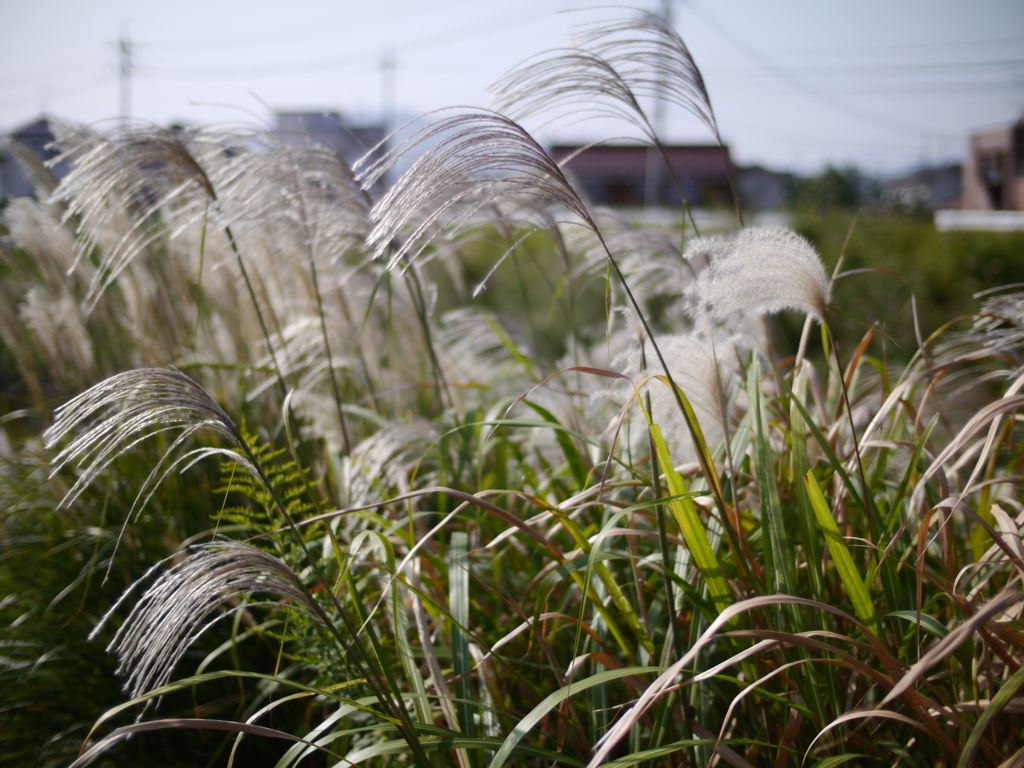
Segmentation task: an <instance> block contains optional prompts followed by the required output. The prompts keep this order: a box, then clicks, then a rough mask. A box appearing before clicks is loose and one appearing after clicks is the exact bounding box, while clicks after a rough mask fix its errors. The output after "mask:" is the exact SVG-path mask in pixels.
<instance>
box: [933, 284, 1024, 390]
mask: <svg viewBox="0 0 1024 768" xmlns="http://www.w3.org/2000/svg"><path fill="white" fill-rule="evenodd" d="M1017 287H1019V286H1017ZM986 293H990V292H985V293H982V294H977V295H976V296H975V298H981V296H983V295H985V294H986ZM947 337H948V341H946V342H945V343H944V344H942V345H941V346H940V347H939V348H938V349H937V350H936V359H937V361H938V362H939V363H941V364H950V363H955V362H960V363H962V362H967V361H971V360H981V359H984V358H988V357H999V356H1001V357H1004V358H1006V360H1007V361H1008V362H1010V363H1011V365H1013V366H1014V369H1013V373H1012V375H1013V377H1017V376H1019V375H1020V374H1021V373H1022V372H1024V292H1020V291H1016V292H1012V293H1004V294H999V295H994V296H989V297H988V298H986V299H985V301H984V303H983V304H982V306H981V311H980V312H979V313H978V314H977V315H976V316H975V318H974V322H973V323H972V325H971V328H970V330H968V331H964V332H962V333H950V334H947Z"/></svg>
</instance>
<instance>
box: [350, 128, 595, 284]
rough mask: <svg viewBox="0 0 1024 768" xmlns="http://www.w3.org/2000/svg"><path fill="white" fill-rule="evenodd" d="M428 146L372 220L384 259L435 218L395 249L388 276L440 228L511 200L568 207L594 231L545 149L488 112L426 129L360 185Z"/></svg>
mask: <svg viewBox="0 0 1024 768" xmlns="http://www.w3.org/2000/svg"><path fill="white" fill-rule="evenodd" d="M424 147H426V150H425V151H424V152H423V154H422V155H420V157H419V158H417V160H416V162H414V163H413V164H412V166H411V167H410V168H409V170H407V171H406V172H405V173H404V174H402V177H401V178H400V179H399V180H398V182H397V183H396V184H395V185H394V187H392V188H391V190H390V191H389V192H388V193H387V194H386V195H385V196H384V197H383V198H381V199H380V200H379V201H378V202H377V204H376V205H374V207H373V210H372V211H371V213H370V218H371V220H372V222H373V229H372V231H371V232H370V236H369V238H368V241H367V244H368V245H369V247H370V248H371V249H372V250H373V256H374V258H380V257H381V256H383V255H384V254H385V253H386V252H387V251H388V250H389V248H391V247H392V245H393V244H395V243H397V240H398V237H399V235H400V234H401V232H402V230H403V229H405V227H406V224H408V223H409V222H410V221H412V220H413V219H414V217H416V216H417V215H418V214H420V212H421V211H423V210H428V211H429V212H428V213H427V214H426V215H425V217H424V218H423V219H422V221H419V222H418V224H417V226H416V228H415V230H414V231H413V232H412V233H411V234H410V235H409V236H408V237H407V238H406V240H405V241H404V242H403V243H401V244H400V245H398V247H397V248H395V251H394V253H392V255H391V258H390V260H389V262H388V268H389V269H393V268H394V267H395V266H396V265H397V264H399V263H400V262H401V261H402V260H403V259H404V258H405V257H406V256H410V255H411V256H412V257H413V258H415V256H417V255H419V253H420V252H422V250H423V249H424V248H426V247H427V246H428V245H429V244H430V240H431V239H433V237H436V235H437V229H436V228H435V225H436V224H455V223H457V222H458V221H460V220H465V218H467V217H468V216H470V215H472V214H473V213H475V212H476V211H478V210H480V209H481V208H484V207H486V206H488V205H492V204H493V203H494V202H495V201H497V200H499V199H501V198H504V197H508V196H510V195H524V194H526V195H533V196H536V197H541V198H545V199H547V200H550V201H552V202H555V203H558V204H560V205H562V206H564V207H566V208H568V209H569V210H570V211H572V212H573V213H574V214H576V216H578V217H579V218H580V220H581V222H582V223H583V224H584V226H587V227H590V228H594V227H595V225H594V223H593V220H592V219H591V218H590V214H589V213H588V211H587V208H586V206H585V205H584V204H583V201H582V200H581V199H580V197H579V195H577V194H576V191H575V190H573V188H572V187H571V186H570V185H569V182H568V181H567V180H566V178H565V176H564V175H563V174H562V172H561V170H559V168H558V165H557V164H556V163H555V162H554V161H553V160H552V159H551V158H550V157H549V156H548V155H547V153H546V152H545V151H544V149H543V148H542V147H541V146H540V144H538V143H537V142H536V140H535V139H534V138H533V137H532V136H530V135H529V134H528V133H527V132H526V131H525V130H523V128H522V127H520V126H519V125H518V124H517V123H515V122H514V121H512V120H510V119H508V118H507V117H504V116H502V115H499V114H497V113H495V112H490V111H486V110H479V111H475V112H469V113H462V114H457V115H453V116H451V117H446V118H443V119H442V120H439V121H438V122H436V123H434V124H432V125H428V126H426V127H424V128H422V129H420V130H419V131H417V132H416V133H414V134H413V135H412V136H410V137H409V138H408V139H406V140H405V141H403V142H402V143H401V144H399V145H398V146H397V147H395V148H394V149H392V150H390V151H389V152H388V153H387V154H385V155H384V156H383V157H382V158H380V159H379V160H377V161H376V162H372V163H370V164H369V166H368V167H367V168H366V169H365V170H363V171H361V172H360V173H359V180H360V182H361V183H362V184H363V187H364V188H367V189H369V188H370V187H372V186H373V185H374V184H375V183H376V182H377V181H378V180H379V179H380V178H381V177H382V176H383V175H384V174H385V173H387V171H388V170H389V169H390V168H392V167H393V166H394V165H395V164H396V163H398V162H399V161H400V160H401V159H402V158H403V157H405V156H406V155H407V154H409V153H410V152H412V151H419V150H421V149H423V148H424ZM357 167H358V164H357ZM461 204H465V205H464V206H462V208H461V209H460V207H459V206H460V205H461Z"/></svg>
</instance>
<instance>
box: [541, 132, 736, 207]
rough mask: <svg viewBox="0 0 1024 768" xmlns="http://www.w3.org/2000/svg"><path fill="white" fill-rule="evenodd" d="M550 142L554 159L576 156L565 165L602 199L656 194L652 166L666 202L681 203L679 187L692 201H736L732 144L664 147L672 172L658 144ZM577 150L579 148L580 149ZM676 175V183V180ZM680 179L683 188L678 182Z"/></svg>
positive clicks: (635, 200) (632, 201) (628, 200)
mask: <svg viewBox="0 0 1024 768" xmlns="http://www.w3.org/2000/svg"><path fill="white" fill-rule="evenodd" d="M581 149H582V147H580V146H567V145H557V146H554V147H551V157H552V158H553V159H554V160H555V162H561V161H563V160H565V159H566V158H571V159H569V160H568V162H567V163H566V164H565V165H564V166H563V168H564V170H565V171H566V172H567V173H568V175H570V176H571V177H572V178H573V179H574V180H575V181H576V182H578V183H579V185H580V186H581V187H582V188H583V191H584V192H585V193H586V194H587V196H588V197H589V198H590V200H591V201H592V202H594V203H597V204H598V205H619V206H625V205H643V204H644V202H645V200H648V199H650V198H651V197H652V195H651V194H650V192H649V191H648V187H647V185H648V181H649V179H648V172H649V169H650V171H651V173H652V174H653V178H652V179H651V181H653V185H652V186H653V187H654V195H653V199H654V200H655V201H656V202H657V203H658V204H661V205H678V204H679V202H680V192H682V196H683V197H685V198H686V200H687V201H688V202H689V203H690V204H691V205H697V206H703V207H724V206H727V205H731V204H732V193H731V192H730V190H729V172H730V171H731V170H732V161H731V160H730V158H729V149H728V148H727V147H720V146H718V145H717V144H715V145H690V146H669V147H665V154H666V155H667V156H668V164H669V168H671V170H672V174H671V176H670V175H669V174H668V173H666V172H665V164H664V162H662V160H661V157H660V156H659V155H658V154H656V151H655V150H651V149H649V148H648V147H645V146H640V145H630V146H623V145H614V144H599V145H597V146H593V147H589V148H587V149H582V151H580V150H581ZM577 153H578V154H577ZM672 176H674V177H675V183H674V182H673V180H672ZM676 183H678V185H679V186H678V188H677V187H676Z"/></svg>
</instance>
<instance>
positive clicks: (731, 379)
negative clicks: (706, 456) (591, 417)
mask: <svg viewBox="0 0 1024 768" xmlns="http://www.w3.org/2000/svg"><path fill="white" fill-rule="evenodd" d="M657 341H658V346H659V347H661V350H662V354H664V356H665V360H666V361H667V362H668V366H669V369H670V370H671V372H672V378H673V379H675V382H676V384H677V385H678V386H679V388H680V389H682V390H683V392H684V393H685V394H686V397H687V399H688V400H689V401H690V405H692V406H693V410H694V412H695V413H696V416H697V421H698V423H699V424H700V427H701V432H702V433H703V434H704V437H705V438H706V439H707V442H708V445H709V446H711V445H714V444H715V442H717V441H718V440H719V439H721V438H722V436H723V434H724V433H723V425H724V424H726V423H727V422H728V420H729V413H728V408H729V406H730V405H731V404H732V403H733V401H734V400H735V398H736V394H737V390H738V385H739V378H740V375H741V373H742V371H741V368H740V365H739V360H738V359H737V352H736V346H737V342H736V340H734V339H730V338H728V337H724V336H721V335H719V336H717V337H714V338H711V337H707V336H703V335H701V334H697V333H690V334H677V335H673V336H659V337H658V339H657ZM644 346H645V354H644V359H646V360H647V362H648V365H649V366H650V364H651V363H652V362H653V361H654V353H653V349H652V347H651V344H650V342H647V343H645V345H644ZM633 355H634V359H635V356H638V351H637V350H635V349H634V350H633ZM640 373H641V374H646V375H649V376H653V375H657V374H659V373H660V371H658V370H653V369H652V370H648V371H641V372H640ZM645 390H646V391H647V392H649V393H650V395H651V398H650V404H651V416H652V418H653V420H654V423H655V424H658V425H659V426H660V427H661V429H662V432H663V433H665V434H666V435H669V434H674V435H675V436H676V444H677V445H679V446H689V443H690V441H689V440H687V439H686V437H687V435H688V433H687V427H686V423H685V421H684V420H683V416H682V414H681V413H680V412H679V409H678V408H677V407H676V402H675V396H674V395H673V393H672V392H671V390H670V389H669V388H668V387H667V386H666V385H665V384H664V383H662V382H660V381H650V382H648V383H647V385H646V387H645ZM723 408H725V409H726V410H725V411H723ZM634 413H635V414H636V416H635V417H634V420H635V422H636V423H635V424H634V425H633V429H632V433H633V437H634V439H635V440H637V441H638V443H637V449H638V450H640V449H642V448H644V447H646V446H647V430H646V424H645V423H643V419H642V416H641V415H640V414H639V410H638V409H635V408H634Z"/></svg>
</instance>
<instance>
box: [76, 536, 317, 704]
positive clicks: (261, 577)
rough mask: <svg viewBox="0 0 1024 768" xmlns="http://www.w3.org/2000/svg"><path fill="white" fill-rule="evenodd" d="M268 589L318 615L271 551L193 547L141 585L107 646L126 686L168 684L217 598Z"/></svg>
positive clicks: (134, 693) (230, 544) (140, 689)
mask: <svg viewBox="0 0 1024 768" xmlns="http://www.w3.org/2000/svg"><path fill="white" fill-rule="evenodd" d="M147 576H148V574H147ZM143 578H145V577H143ZM130 591H131V590H128V591H127V592H125V594H124V595H123V596H122V597H121V599H120V600H118V602H117V603H116V604H115V605H114V607H113V608H111V609H110V611H109V612H108V613H107V615H106V616H104V617H103V619H102V620H101V622H100V623H99V625H98V626H97V627H96V629H94V630H93V632H92V634H91V635H90V638H89V639H93V638H94V637H95V636H96V635H97V634H98V633H99V631H100V629H102V627H103V625H104V623H105V622H106V621H107V619H108V618H109V617H110V616H111V615H112V614H113V613H114V612H115V611H116V610H117V609H118V608H120V606H121V603H122V602H123V600H124V599H125V598H126V597H127V596H128V594H129V592H130ZM268 592H269V593H273V594H276V595H279V596H280V597H281V598H282V599H283V600H287V601H291V602H292V603H294V604H295V605H296V606H297V607H299V608H302V609H305V610H306V611H307V612H308V613H309V614H311V615H317V613H316V609H315V607H314V606H313V605H312V602H311V599H310V597H309V593H308V592H307V591H306V589H305V588H304V587H303V585H302V582H301V581H299V577H298V576H296V574H295V572H294V571H292V569H291V568H289V567H288V566H287V565H285V564H284V563H283V562H281V561H280V560H278V559H277V558H276V557H274V556H272V555H270V554H268V553H266V552H264V551H262V550H259V549H256V548H255V547H252V546H249V545H248V544H244V543H242V542H239V541H228V540H223V541H217V542H214V543H212V544H204V545H201V546H197V547H194V548H193V549H192V553H191V554H190V555H189V556H188V557H187V558H185V559H184V560H182V561H181V562H180V563H178V564H177V565H175V566H174V567H173V568H171V569H170V570H169V571H167V572H166V573H164V574H163V575H162V576H161V577H160V578H159V579H157V581H156V582H155V583H154V584H153V585H152V586H151V587H149V589H147V590H146V592H145V593H144V594H143V595H142V597H141V598H140V599H139V602H138V603H136V605H135V607H134V608H133V609H132V611H131V613H130V614H129V615H128V618H127V619H125V622H124V624H122V625H121V627H120V628H119V629H118V630H117V633H116V634H115V635H114V638H113V640H111V641H110V644H109V645H108V646H107V650H108V651H110V652H116V653H117V655H118V658H119V664H118V667H117V673H118V674H119V675H123V676H124V677H125V678H126V680H125V683H124V689H125V691H126V692H127V693H128V695H129V696H131V697H132V698H137V697H139V696H142V695H143V694H145V693H147V692H148V691H151V690H153V689H154V688H159V687H160V686H162V685H166V684H167V682H168V681H169V680H170V677H171V673H172V672H173V671H174V668H175V666H177V664H178V662H179V661H180V660H181V658H182V656H183V655H184V654H185V651H187V650H188V648H189V646H190V645H191V644H192V643H193V642H195V640H196V639H197V638H198V637H199V636H200V635H201V634H202V633H203V632H205V631H206V630H207V629H208V628H209V627H210V626H211V625H212V624H213V623H214V622H215V621H217V620H218V619H220V618H221V617H222V616H223V615H226V614H219V615H217V616H215V617H214V618H213V619H212V620H211V616H212V615H213V614H214V613H215V612H217V609H218V608H220V606H222V605H223V604H224V603H226V602H228V601H229V600H232V599H237V598H248V597H250V596H251V595H253V594H254V593H268ZM238 607H241V606H238ZM237 609H238V608H237V607H236V608H233V609H231V611H234V610H237ZM231 611H228V613H230V612H231Z"/></svg>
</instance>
